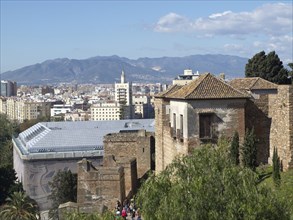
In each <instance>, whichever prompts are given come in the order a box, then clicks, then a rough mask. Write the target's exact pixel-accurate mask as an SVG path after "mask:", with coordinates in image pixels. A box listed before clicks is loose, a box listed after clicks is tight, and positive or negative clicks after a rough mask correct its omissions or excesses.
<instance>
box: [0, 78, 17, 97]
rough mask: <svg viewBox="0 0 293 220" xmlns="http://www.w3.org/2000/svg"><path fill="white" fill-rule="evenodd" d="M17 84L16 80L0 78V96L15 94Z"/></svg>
mask: <svg viewBox="0 0 293 220" xmlns="http://www.w3.org/2000/svg"><path fill="white" fill-rule="evenodd" d="M16 94H17V84H16V82H12V81H6V80H1V82H0V96H6V97H10V96H16Z"/></svg>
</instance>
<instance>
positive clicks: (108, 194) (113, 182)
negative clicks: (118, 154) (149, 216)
mask: <svg viewBox="0 0 293 220" xmlns="http://www.w3.org/2000/svg"><path fill="white" fill-rule="evenodd" d="M113 164H114V165H115V163H114V162H113ZM124 187H125V180H124V168H123V167H121V166H112V167H94V166H93V165H92V164H91V162H90V161H87V160H86V159H83V160H82V161H80V162H78V182H77V203H78V205H79V207H80V208H79V210H80V211H81V212H86V213H92V212H96V211H99V210H101V207H103V206H106V207H108V209H110V210H112V209H113V208H114V207H115V204H116V201H117V200H120V201H124V199H125V188H124Z"/></svg>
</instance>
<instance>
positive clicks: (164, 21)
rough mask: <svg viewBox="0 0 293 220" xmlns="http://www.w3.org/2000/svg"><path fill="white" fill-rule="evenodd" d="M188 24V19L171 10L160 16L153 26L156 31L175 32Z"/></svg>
mask: <svg viewBox="0 0 293 220" xmlns="http://www.w3.org/2000/svg"><path fill="white" fill-rule="evenodd" d="M186 26H188V19H187V18H185V17H184V16H181V15H178V14H175V13H173V12H171V13H169V14H167V15H165V16H163V17H161V18H160V19H159V21H158V22H157V24H156V25H155V27H154V30H155V31H157V32H176V31H180V30H181V29H182V28H184V27H186Z"/></svg>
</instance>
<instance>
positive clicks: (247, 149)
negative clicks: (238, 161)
mask: <svg viewBox="0 0 293 220" xmlns="http://www.w3.org/2000/svg"><path fill="white" fill-rule="evenodd" d="M241 153H242V164H243V166H244V167H248V168H250V169H252V170H253V171H255V168H256V165H257V164H256V158H257V148H256V138H255V135H254V129H251V130H250V131H249V130H247V131H246V132H245V137H244V142H243V145H242V152H241Z"/></svg>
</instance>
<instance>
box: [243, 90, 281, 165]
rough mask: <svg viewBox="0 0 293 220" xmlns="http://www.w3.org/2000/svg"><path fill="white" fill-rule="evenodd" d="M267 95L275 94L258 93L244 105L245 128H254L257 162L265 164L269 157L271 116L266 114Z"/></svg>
mask: <svg viewBox="0 0 293 220" xmlns="http://www.w3.org/2000/svg"><path fill="white" fill-rule="evenodd" d="M269 96H275V94H271V95H268V94H262V95H259V96H258V97H257V98H256V99H253V100H249V101H248V102H247V105H246V114H245V118H246V128H247V129H250V130H251V129H252V128H253V129H254V134H255V136H256V140H257V142H256V144H257V162H258V164H261V163H263V164H267V163H268V158H269V146H270V143H269V139H270V127H271V118H270V117H269V116H268V106H269V99H268V97H269Z"/></svg>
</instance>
